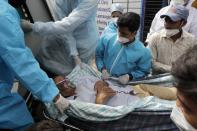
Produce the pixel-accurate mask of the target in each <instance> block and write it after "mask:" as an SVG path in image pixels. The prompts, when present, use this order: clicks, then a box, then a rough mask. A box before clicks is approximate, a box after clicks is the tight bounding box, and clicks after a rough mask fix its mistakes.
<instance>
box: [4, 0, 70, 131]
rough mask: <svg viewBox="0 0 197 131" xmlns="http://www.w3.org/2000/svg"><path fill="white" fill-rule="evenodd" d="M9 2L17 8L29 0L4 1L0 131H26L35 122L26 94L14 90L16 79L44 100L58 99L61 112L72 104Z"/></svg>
mask: <svg viewBox="0 0 197 131" xmlns="http://www.w3.org/2000/svg"><path fill="white" fill-rule="evenodd" d="M8 2H10V4H11V5H13V6H14V7H17V6H20V5H21V4H24V2H25V1H23V2H22V1H21V0H13V1H12V0H10V1H8V0H0V21H1V23H0V38H1V39H0V130H3V129H9V130H15V131H23V130H24V129H25V128H26V127H28V126H30V125H31V124H33V123H34V121H33V119H32V116H31V114H30V113H29V111H28V109H27V107H26V103H25V101H24V100H23V99H22V97H21V96H20V95H19V94H18V93H12V92H11V89H12V86H13V81H14V79H18V80H19V81H20V83H21V84H22V85H23V86H24V87H25V88H27V89H28V90H29V91H31V93H32V94H33V95H35V96H36V97H37V98H39V99H40V100H41V101H43V102H53V100H54V102H55V105H56V106H57V107H58V109H59V111H61V109H62V107H60V106H64V107H65V105H68V104H67V100H66V99H64V98H62V97H61V95H59V90H58V88H57V87H56V85H55V84H54V82H53V81H52V80H51V79H49V78H48V77H47V75H46V73H44V72H43V71H42V70H41V69H40V68H39V64H38V63H37V61H36V60H35V58H34V56H33V55H32V52H31V51H30V49H29V48H27V47H26V46H25V42H24V34H23V32H22V30H21V27H20V17H19V15H18V13H17V11H16V9H15V8H13V6H11V5H10V4H9V3H8ZM60 98H61V99H60ZM62 101H64V102H62ZM61 103H64V104H61Z"/></svg>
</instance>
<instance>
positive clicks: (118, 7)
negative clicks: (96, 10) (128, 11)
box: [111, 3, 124, 13]
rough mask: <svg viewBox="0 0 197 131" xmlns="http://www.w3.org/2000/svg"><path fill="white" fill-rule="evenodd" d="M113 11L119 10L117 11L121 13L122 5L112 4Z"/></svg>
mask: <svg viewBox="0 0 197 131" xmlns="http://www.w3.org/2000/svg"><path fill="white" fill-rule="evenodd" d="M114 11H119V12H121V13H123V11H124V7H123V6H122V5H121V4H119V3H115V4H112V6H111V13H113V12H114Z"/></svg>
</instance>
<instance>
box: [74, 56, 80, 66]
mask: <svg viewBox="0 0 197 131" xmlns="http://www.w3.org/2000/svg"><path fill="white" fill-rule="evenodd" d="M73 60H74V62H75V66H77V65H79V66H80V64H81V59H80V58H79V56H73Z"/></svg>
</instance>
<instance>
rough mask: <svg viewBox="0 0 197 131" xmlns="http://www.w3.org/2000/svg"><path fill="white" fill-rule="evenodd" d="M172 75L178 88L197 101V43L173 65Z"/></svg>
mask: <svg viewBox="0 0 197 131" xmlns="http://www.w3.org/2000/svg"><path fill="white" fill-rule="evenodd" d="M172 75H173V76H174V78H175V86H176V87H177V89H178V90H180V91H182V92H184V93H185V94H188V95H190V96H191V98H192V99H193V101H194V102H196V103H197V45H195V46H193V47H192V48H189V49H188V50H187V51H186V52H185V53H184V54H183V55H182V56H181V57H179V58H178V59H177V60H176V61H175V62H174V63H173V65H172Z"/></svg>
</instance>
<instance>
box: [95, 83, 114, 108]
mask: <svg viewBox="0 0 197 131" xmlns="http://www.w3.org/2000/svg"><path fill="white" fill-rule="evenodd" d="M94 90H95V91H96V100H95V103H96V104H105V103H106V102H107V101H108V100H109V99H110V98H111V97H113V96H115V95H116V91H114V90H113V89H112V88H110V87H109V84H108V83H107V82H105V81H103V80H100V81H97V82H96V83H95V86H94Z"/></svg>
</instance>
